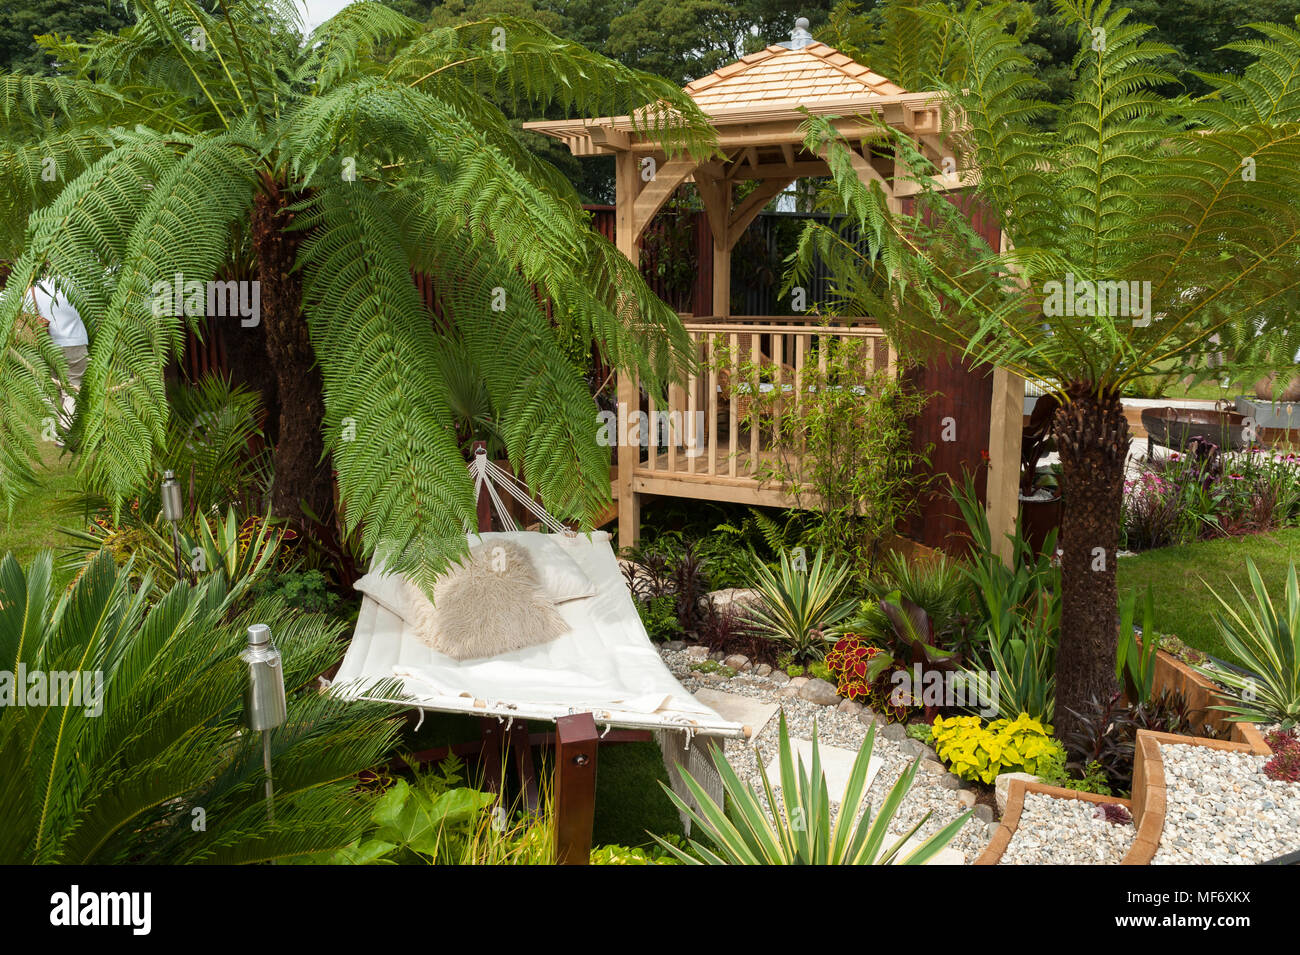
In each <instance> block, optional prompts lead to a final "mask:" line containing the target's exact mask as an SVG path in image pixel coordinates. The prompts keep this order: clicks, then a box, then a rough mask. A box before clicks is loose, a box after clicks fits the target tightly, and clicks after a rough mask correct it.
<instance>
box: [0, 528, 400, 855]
mask: <svg viewBox="0 0 1300 955" xmlns="http://www.w3.org/2000/svg"><path fill="white" fill-rule="evenodd" d="M255 622H256V623H266V624H269V625H270V626H271V630H272V635H273V637H274V639H275V642H276V644H277V646H278V647H279V649H280V651H281V653H282V656H283V661H284V666H283V670H284V679H285V689H286V691H287V694H288V700H289V704H288V717H287V719H286V722H285V723H284V724H283V725H281V726H280V727H279V728H278V729H276V730H274V731H273V733H272V737H271V739H272V774H273V783H274V792H273V798H274V813H273V818H271V817H269V816H268V813H267V806H266V803H265V801H264V800H265V789H264V780H265V776H264V774H263V770H262V747H261V744H260V741H259V739H258V736H257V735H256V734H252V733H249V732H247V731H246V730H245V731H241V724H242V718H241V717H242V708H243V692H244V685H245V684H246V683H247V681H248V674H247V672H246V667H245V665H244V664H243V663H242V662H241V661H240V658H239V654H240V651H241V650H242V649H243V647H244V646H245V640H246V638H245V629H246V628H247V626H248V625H250V624H252V623H255ZM342 629H343V626H342V624H341V623H339V622H337V621H329V620H327V619H326V618H324V617H320V616H317V615H313V614H303V613H300V612H296V611H293V610H291V609H289V608H288V607H286V606H285V605H284V604H283V603H280V602H278V601H273V600H262V601H259V602H258V603H255V604H249V602H248V601H246V600H245V601H236V600H234V599H232V597H231V592H230V591H228V589H227V587H226V582H225V579H224V577H223V576H222V575H221V574H212V575H209V576H208V577H206V578H205V579H204V580H203V582H201V583H200V584H199V585H197V586H196V587H190V586H188V585H187V584H185V583H181V584H177V585H176V586H174V587H173V588H172V589H171V590H169V591H166V592H159V591H158V590H157V588H155V587H154V586H153V584H152V581H151V580H149V579H146V580H145V582H144V583H143V584H142V585H141V586H140V587H138V588H136V587H135V586H134V585H133V584H132V583H131V568H130V567H122V568H119V567H116V566H115V565H114V562H113V558H112V556H111V555H110V554H109V553H108V552H107V551H101V552H100V554H99V556H98V557H96V558H95V559H94V560H93V561H91V562H90V564H89V565H88V566H87V567H86V569H85V571H84V572H83V573H82V574H81V575H80V576H79V577H78V578H77V579H76V581H75V582H74V584H73V586H72V587H71V588H66V589H65V588H64V587H62V586H59V585H58V584H57V583H56V582H55V580H54V578H53V574H52V561H51V559H50V555H49V554H48V553H46V554H43V555H41V556H39V557H37V558H36V559H34V560H33V561H32V562H31V564H30V565H29V566H28V567H27V568H26V569H25V570H24V568H22V567H21V566H19V564H18V562H17V561H16V560H14V558H13V556H12V555H8V556H6V557H5V558H4V560H3V561H2V562H0V670H4V671H6V673H7V674H9V675H10V676H11V678H12V676H13V675H15V674H16V675H18V679H19V680H20V681H21V683H15V684H13V685H12V686H11V687H10V688H9V690H10V692H15V691H16V692H21V693H23V694H24V699H23V705H5V706H0V814H3V817H4V820H5V824H4V826H0V862H2V863H5V864H15V863H55V862H58V863H67V864H78V865H87V864H95V863H123V862H133V863H155V864H157V863H167V864H177V863H187V862H208V863H221V864H234V863H247V862H265V861H268V860H274V859H288V858H297V857H301V856H317V857H324V856H325V855H328V854H329V853H332V852H334V851H337V850H338V849H340V848H342V847H343V846H346V845H347V844H348V843H349V842H351V841H352V840H354V839H356V838H358V837H359V836H360V835H361V833H362V831H363V830H364V829H365V827H366V818H365V816H366V814H365V811H364V807H363V806H362V805H361V804H360V803H359V801H358V798H357V795H356V792H355V790H356V776H357V774H358V773H359V772H361V771H362V770H365V769H368V768H370V767H373V766H375V765H377V764H378V763H380V762H381V761H382V760H383V758H384V757H385V755H386V754H387V753H388V752H389V751H390V750H391V748H392V746H393V745H394V743H395V740H396V736H397V728H396V723H395V722H394V720H393V718H392V710H391V708H388V707H383V706H374V705H368V704H358V703H351V702H345V701H343V700H340V699H336V698H332V697H328V696H325V695H323V694H321V693H320V692H319V691H318V690H317V688H316V676H317V674H319V673H321V672H322V671H323V670H325V669H326V668H327V667H329V666H330V665H331V664H333V663H334V662H335V661H337V660H338V657H339V643H338V639H339V636H340V631H341V630H342ZM37 674H41V681H42V682H41V684H40V686H42V687H44V691H43V692H44V693H45V695H44V696H42V697H41V698H40V700H39V701H38V700H37V699H36V697H35V696H33V695H32V694H33V693H35V692H36V691H37V689H38V686H37V683H36V682H35V680H36V675H37ZM69 674H71V675H72V677H71V678H69V677H68V675H69ZM24 676H26V679H23V677H24ZM56 685H58V686H59V687H62V688H64V689H65V690H66V691H67V692H62V693H60V694H59V696H58V698H57V699H56V698H55V697H54V696H53V695H52V694H53V691H54V688H55V686H56ZM73 686H75V687H76V690H77V692H76V694H75V695H74V694H73V693H72V692H71V689H72V687H73ZM7 702H8V703H10V704H13V703H14V700H12V699H10V700H8V701H7ZM38 704H39V705H38Z"/></svg>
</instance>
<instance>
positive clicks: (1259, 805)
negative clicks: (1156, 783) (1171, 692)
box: [1152, 743, 1300, 865]
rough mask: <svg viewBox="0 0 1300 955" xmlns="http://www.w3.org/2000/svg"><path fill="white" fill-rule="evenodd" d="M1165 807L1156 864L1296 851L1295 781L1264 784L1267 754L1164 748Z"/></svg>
mask: <svg viewBox="0 0 1300 955" xmlns="http://www.w3.org/2000/svg"><path fill="white" fill-rule="evenodd" d="M1160 758H1161V760H1162V761H1163V762H1164V771H1165V787H1166V800H1167V808H1166V810H1165V827H1164V833H1163V835H1162V836H1161V838H1160V848H1159V849H1157V850H1156V854H1155V858H1154V859H1152V864H1153V865H1180V864H1202V865H1203V864H1214V865H1224V864H1238V865H1256V864H1258V863H1260V862H1265V861H1267V860H1269V859H1273V858H1276V857H1277V856H1281V855H1285V854H1287V853H1288V852H1295V851H1296V850H1300V783H1287V782H1280V781H1277V780H1272V779H1269V778H1268V777H1267V776H1266V775H1264V764H1265V763H1266V762H1268V757H1266V756H1253V755H1251V754H1249V753H1233V752H1223V751H1222V750H1215V749H1209V748H1207V747H1203V746H1188V745H1180V744H1177V743H1172V744H1167V745H1162V746H1161V747H1160Z"/></svg>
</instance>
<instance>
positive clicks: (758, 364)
mask: <svg viewBox="0 0 1300 955" xmlns="http://www.w3.org/2000/svg"><path fill="white" fill-rule="evenodd" d="M749 361H750V365H751V367H752V371H751V374H752V376H753V380H752V381H751V382H750V383H749V476H750V477H752V478H756V477H758V442H759V434H758V431H759V427H760V424H759V423H760V421H761V420H762V415H761V414H760V413H759V409H760V408H761V407H762V406H761V405H760V404H759V403H758V395H759V389H760V387H761V386H762V381H763V376H762V373H761V369H762V352H760V351H759V348H758V335H757V334H756V333H755V334H751V335H750V336H749Z"/></svg>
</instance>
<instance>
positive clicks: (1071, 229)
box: [801, 0, 1300, 731]
mask: <svg viewBox="0 0 1300 955" xmlns="http://www.w3.org/2000/svg"><path fill="white" fill-rule="evenodd" d="M1058 7H1059V8H1060V10H1061V12H1062V14H1063V15H1064V16H1065V17H1066V18H1068V20H1069V22H1070V24H1071V25H1072V28H1073V29H1075V30H1076V31H1077V34H1078V39H1079V46H1080V51H1079V54H1078V57H1077V59H1076V61H1075V64H1074V68H1075V74H1076V78H1075V80H1074V84H1073V88H1072V94H1071V96H1070V98H1069V100H1068V101H1067V102H1065V103H1064V104H1063V105H1062V106H1060V107H1059V116H1058V117H1057V119H1058V122H1057V127H1058V128H1057V131H1055V132H1051V133H1048V132H1044V131H1043V124H1042V123H1036V122H1035V120H1039V119H1041V118H1043V117H1044V116H1045V115H1047V114H1048V113H1049V112H1050V111H1051V110H1053V109H1057V108H1056V107H1048V106H1047V105H1046V104H1044V103H1042V102H1040V101H1039V100H1037V99H1036V98H1035V95H1036V93H1037V91H1038V90H1039V89H1040V88H1041V87H1040V84H1038V83H1037V81H1036V80H1035V79H1034V77H1033V74H1032V71H1031V67H1030V63H1029V60H1028V59H1027V57H1026V55H1025V53H1024V52H1023V50H1022V48H1021V47H1020V45H1019V43H1018V42H1017V41H1016V39H1015V38H1014V37H1013V36H1012V35H1011V34H1010V33H1008V32H1007V31H1006V29H1004V28H1003V27H1000V26H999V24H998V22H997V20H996V18H995V17H994V16H993V15H991V14H990V13H989V12H987V11H986V10H984V9H983V8H981V7H979V6H978V5H972V6H971V7H968V8H967V9H965V10H964V11H962V12H951V11H946V10H945V11H941V12H932V13H931V14H929V15H928V17H926V18H924V19H925V22H928V23H930V24H931V28H932V29H934V30H936V31H944V35H945V36H946V37H947V38H948V39H949V41H950V44H951V45H950V46H949V47H947V48H946V49H945V56H946V57H947V60H946V61H945V62H944V63H936V64H935V69H934V71H933V73H934V75H944V74H945V73H946V79H941V80H940V81H938V83H937V84H936V85H937V88H938V89H939V90H941V91H942V92H943V93H944V94H945V97H946V102H947V104H948V107H949V112H950V115H951V118H953V119H954V120H956V119H958V118H964V120H965V121H966V123H967V124H968V126H967V130H966V132H965V133H964V134H963V135H962V136H960V137H959V141H958V142H957V143H956V144H955V146H956V148H957V149H958V154H959V155H961V156H963V157H964V159H965V161H967V162H969V163H970V164H971V165H972V166H974V167H975V168H977V169H978V171H979V176H980V179H979V184H978V186H977V187H976V188H975V194H976V197H977V199H978V200H979V201H981V202H983V203H984V204H985V205H986V207H987V208H989V209H992V210H996V211H997V213H998V214H999V215H1000V217H1001V221H1002V228H1003V230H1004V233H1005V237H1006V239H1007V242H1006V243H1004V247H1003V248H991V247H990V246H989V245H988V244H987V243H986V242H985V241H984V240H983V239H982V238H981V237H980V236H979V235H978V234H977V233H976V232H975V230H974V229H973V228H972V226H971V224H970V223H969V222H968V221H967V220H966V218H965V217H964V216H963V215H962V214H961V213H960V212H959V211H958V209H957V207H956V205H955V204H953V203H952V202H950V201H948V197H946V196H942V195H938V194H936V193H935V192H934V191H933V190H932V189H931V188H929V187H930V186H931V185H932V183H931V181H930V180H929V178H928V177H929V176H930V175H932V174H933V173H935V172H937V171H938V170H936V169H935V167H934V165H933V164H932V163H931V162H930V161H928V160H927V159H926V158H925V157H923V156H922V155H920V153H918V151H917V149H916V147H915V144H913V143H910V142H909V141H908V140H906V139H905V138H903V137H895V143H896V144H897V146H898V148H899V149H901V150H902V151H903V154H904V158H905V161H906V163H907V164H908V165H909V166H910V167H911V168H912V169H913V170H914V171H915V178H917V179H918V180H920V181H921V182H922V185H923V186H926V187H927V188H926V189H925V190H924V191H923V192H922V193H921V194H920V195H919V196H918V197H917V202H916V205H915V207H914V209H911V210H907V211H905V212H904V213H902V214H897V215H894V214H890V212H889V209H888V207H887V204H886V199H885V196H884V195H883V193H882V192H881V190H879V189H878V188H868V187H866V186H863V185H862V184H861V183H860V182H859V181H858V179H857V177H856V176H855V174H854V172H853V169H852V166H851V165H850V162H849V157H848V152H847V148H846V147H845V146H844V144H843V143H834V144H832V147H831V165H832V170H833V173H834V187H833V189H832V199H833V201H834V203H835V205H836V207H837V208H838V209H840V210H841V211H844V210H847V211H848V213H849V214H850V215H849V218H850V219H851V220H852V221H853V222H855V223H856V224H858V225H859V226H860V227H861V228H862V230H863V233H864V234H865V235H867V236H868V237H869V241H868V245H869V249H868V250H867V251H865V252H860V251H859V250H858V249H856V248H854V247H853V246H852V245H851V244H850V243H849V242H847V241H846V240H845V239H844V238H843V237H842V236H841V235H840V234H838V233H837V232H836V231H834V230H830V229H826V228H821V227H815V226H814V227H813V228H811V229H810V230H809V231H808V232H806V233H805V235H804V241H803V246H802V253H801V254H802V258H803V260H804V262H805V263H806V262H808V261H809V260H810V257H811V255H812V254H813V252H814V251H820V252H821V253H822V254H824V255H826V256H828V257H829V258H831V259H832V260H833V262H834V273H835V276H836V279H837V282H838V286H839V288H838V291H839V293H840V295H841V297H842V298H843V300H844V301H845V303H846V304H847V305H848V307H849V308H850V309H852V311H850V312H849V313H850V314H861V315H875V316H879V317H880V320H881V321H882V323H884V324H885V325H886V326H887V327H888V328H889V330H890V331H891V333H892V334H894V335H895V336H897V338H898V340H899V341H900V342H901V343H902V346H901V347H903V348H913V349H923V348H949V349H951V348H955V349H957V350H958V351H963V352H965V353H966V354H967V355H969V356H971V357H973V358H974V359H977V360H982V361H988V362H991V363H994V364H997V365H1001V366H1004V367H1007V368H1009V369H1011V370H1012V371H1014V372H1017V373H1019V374H1021V375H1024V376H1025V377H1027V378H1031V379H1034V380H1037V381H1040V382H1043V383H1045V384H1046V385H1047V386H1048V388H1049V389H1050V390H1051V391H1052V392H1053V393H1054V394H1055V397H1056V398H1058V399H1059V400H1060V402H1061V408H1060V410H1059V411H1058V412H1057V415H1056V418H1055V420H1054V433H1055V437H1056V442H1057V447H1058V449H1059V452H1060V456H1061V467H1062V477H1063V496H1064V502H1065V512H1064V517H1063V523H1062V533H1061V547H1062V550H1063V554H1062V558H1061V562H1062V598H1063V613H1062V624H1061V633H1060V645H1059V651H1058V656H1057V677H1056V688H1057V689H1056V691H1057V698H1058V705H1057V707H1056V712H1057V714H1058V721H1059V723H1060V724H1063V725H1062V729H1063V731H1068V729H1069V724H1070V723H1071V721H1072V720H1073V719H1074V717H1072V716H1071V715H1070V712H1071V709H1075V710H1081V709H1082V708H1083V707H1082V704H1083V703H1084V701H1086V700H1087V698H1088V697H1089V696H1090V695H1093V694H1095V695H1097V696H1098V697H1099V698H1103V699H1104V698H1105V696H1106V694H1107V693H1109V692H1110V691H1111V690H1113V689H1114V688H1115V687H1114V686H1113V684H1114V676H1113V661H1114V658H1115V644H1116V634H1117V626H1118V609H1117V608H1118V600H1117V593H1116V586H1115V561H1116V552H1117V548H1118V542H1119V536H1118V535H1119V528H1120V505H1121V500H1122V493H1123V479H1124V468H1125V461H1126V458H1127V455H1128V449H1129V431H1128V425H1127V423H1126V421H1125V418H1124V410H1123V407H1122V404H1121V401H1120V397H1121V394H1122V393H1123V390H1124V388H1125V386H1126V385H1128V384H1130V383H1132V382H1135V381H1138V380H1140V379H1142V378H1144V377H1148V376H1151V375H1153V374H1159V373H1164V374H1167V373H1168V372H1169V370H1170V369H1171V368H1176V369H1178V370H1179V371H1180V373H1184V374H1192V375H1197V376H1200V377H1202V378H1205V377H1209V376H1210V375H1211V374H1212V362H1211V361H1210V356H1211V355H1212V354H1214V353H1216V352H1217V353H1222V354H1226V355H1227V356H1228V357H1229V359H1230V360H1231V361H1234V362H1236V363H1237V364H1238V365H1239V367H1241V368H1243V369H1246V368H1249V369H1251V370H1252V371H1254V370H1262V369H1267V368H1281V367H1287V366H1289V365H1290V363H1291V361H1292V358H1293V356H1294V355H1295V353H1296V348H1297V345H1298V344H1300V341H1297V339H1298V338H1300V323H1297V322H1295V321H1294V320H1293V319H1292V318H1291V317H1290V316H1291V310H1292V309H1294V307H1295V306H1296V303H1297V289H1298V288H1300V261H1298V259H1300V241H1298V240H1300V32H1298V31H1297V30H1296V29H1294V28H1292V27H1288V26H1280V25H1259V26H1256V27H1255V30H1256V31H1257V32H1258V33H1259V34H1260V38H1259V39H1258V40H1254V41H1251V42H1249V43H1242V44H1238V47H1239V48H1240V49H1241V50H1243V51H1245V52H1248V53H1249V54H1251V55H1252V56H1253V57H1254V60H1253V62H1252V63H1251V65H1250V66H1249V67H1248V68H1247V69H1246V70H1245V72H1244V73H1243V74H1242V75H1241V76H1214V77H1207V81H1208V82H1210V83H1211V84H1212V85H1213V86H1214V87H1215V93H1214V95H1213V96H1211V97H1208V98H1205V99H1201V100H1197V101H1191V100H1189V99H1186V98H1175V99H1168V98H1165V97H1161V96H1158V95H1156V94H1155V93H1154V92H1152V90H1153V89H1154V88H1155V87H1157V86H1159V85H1160V84H1163V83H1166V82H1168V81H1169V77H1168V76H1167V75H1166V74H1165V73H1163V72H1162V71H1160V70H1159V69H1157V68H1156V67H1154V66H1153V65H1152V64H1153V62H1154V61H1155V60H1156V59H1158V58H1159V57H1160V56H1161V55H1162V54H1163V53H1165V52H1167V50H1166V48H1165V47H1163V46H1161V45H1158V44H1155V43H1151V42H1147V41H1146V40H1144V35H1145V34H1146V33H1147V32H1148V30H1149V28H1148V27H1145V26H1141V25H1137V24H1134V23H1130V22H1129V21H1128V19H1127V13H1128V12H1127V11H1124V10H1114V9H1112V8H1111V5H1110V2H1109V0H1101V2H1097V0H1059V2H1058ZM810 125H811V128H810V130H809V141H810V142H811V143H814V144H821V143H825V142H827V141H828V140H831V139H832V138H833V133H832V130H831V129H830V127H829V125H828V124H827V123H826V122H824V121H814V122H811V124H810ZM882 134H883V132H882ZM1112 282H1114V283H1116V284H1114V285H1110V284H1106V283H1112ZM1120 282H1122V283H1126V284H1124V285H1123V286H1120V285H1119V284H1118V283H1120ZM1127 283H1136V284H1127ZM1121 292H1122V293H1124V294H1121ZM1067 294H1068V295H1069V300H1068V301H1067V300H1066V296H1067ZM1126 306H1127V307H1126Z"/></svg>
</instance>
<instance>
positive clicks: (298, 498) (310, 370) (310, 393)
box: [253, 182, 334, 538]
mask: <svg viewBox="0 0 1300 955" xmlns="http://www.w3.org/2000/svg"><path fill="white" fill-rule="evenodd" d="M266 186H267V188H266V190H265V191H263V192H261V193H259V194H258V197H257V201H256V203H255V204H254V206H253V251H254V254H255V256H256V259H257V271H258V278H259V280H260V281H261V283H262V285H261V295H262V298H261V308H262V322H263V324H264V326H265V329H266V353H267V356H268V357H269V358H270V361H271V368H272V370H273V372H274V374H275V380H276V391H277V397H278V399H279V405H280V421H279V428H278V429H277V430H278V434H277V441H276V444H275V483H274V485H273V486H272V489H271V511H272V513H273V514H274V515H275V516H276V517H279V518H283V519H285V520H287V521H289V522H291V523H292V524H293V525H294V526H296V527H299V528H304V527H306V526H307V525H308V524H310V523H312V522H311V521H310V519H309V518H308V517H306V516H305V514H304V507H306V508H307V509H309V510H310V512H311V513H312V514H315V515H316V516H317V517H318V518H320V520H321V521H323V522H324V524H325V528H326V529H328V530H326V532H325V536H326V537H327V538H329V537H332V536H333V531H332V529H333V526H334V482H333V472H332V470H331V467H330V461H329V458H328V457H326V456H325V453H324V452H325V447H324V438H323V432H322V422H323V420H324V416H325V399H324V394H323V390H322V384H321V375H320V370H319V369H318V368H317V366H316V354H315V351H314V350H313V349H312V345H311V339H310V337H309V335H308V332H307V320H306V318H305V317H304V316H303V313H302V282H301V280H300V279H299V277H298V274H297V273H296V272H294V271H293V267H294V264H295V262H296V260H297V252H298V245H299V244H300V242H301V233H298V232H290V231H287V230H288V227H289V226H290V224H291V222H292V219H293V216H292V214H291V213H289V212H287V211H286V206H288V205H289V203H290V202H291V201H292V197H290V196H288V195H286V194H285V193H284V191H283V190H282V189H281V188H280V187H279V185H278V184H276V183H269V182H268V183H267V184H266ZM321 531H322V528H320V527H314V528H312V533H313V535H314V536H316V537H320V536H321Z"/></svg>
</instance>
